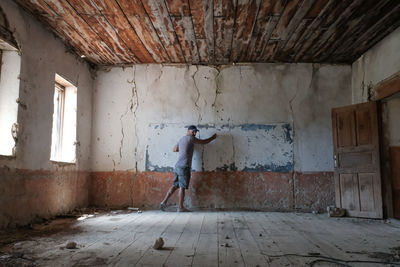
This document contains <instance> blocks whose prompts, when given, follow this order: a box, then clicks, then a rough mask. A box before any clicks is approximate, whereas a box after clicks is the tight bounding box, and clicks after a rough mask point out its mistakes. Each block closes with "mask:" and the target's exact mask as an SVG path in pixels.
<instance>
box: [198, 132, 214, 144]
mask: <svg viewBox="0 0 400 267" xmlns="http://www.w3.org/2000/svg"><path fill="white" fill-rule="evenodd" d="M215 138H217V134H213V136H211V137H210V138H207V139H197V140H196V143H198V144H202V145H205V144H208V143H210V142H211V141H212V140H214V139H215Z"/></svg>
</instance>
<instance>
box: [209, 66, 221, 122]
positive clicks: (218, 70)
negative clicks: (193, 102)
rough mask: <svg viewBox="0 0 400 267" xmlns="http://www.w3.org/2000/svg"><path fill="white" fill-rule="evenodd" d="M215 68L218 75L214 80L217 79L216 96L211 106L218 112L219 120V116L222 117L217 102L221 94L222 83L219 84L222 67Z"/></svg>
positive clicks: (216, 115)
mask: <svg viewBox="0 0 400 267" xmlns="http://www.w3.org/2000/svg"><path fill="white" fill-rule="evenodd" d="M214 69H215V70H216V71H217V75H216V76H215V78H214V80H215V98H214V102H213V103H212V104H211V108H212V109H214V111H215V112H216V114H215V121H217V117H220V116H218V113H219V111H218V110H217V109H216V103H217V98H218V95H219V94H221V90H220V84H219V83H220V80H219V79H220V74H221V69H220V67H219V66H216V67H214Z"/></svg>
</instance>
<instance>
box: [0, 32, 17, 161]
mask: <svg viewBox="0 0 400 267" xmlns="http://www.w3.org/2000/svg"><path fill="white" fill-rule="evenodd" d="M0 62H1V65H0V155H2V156H15V148H16V142H17V131H18V123H17V116H18V102H19V99H18V97H19V73H20V67H21V57H20V55H19V54H18V50H17V49H15V48H14V47H12V46H11V45H9V44H8V43H6V42H5V41H3V40H1V39H0Z"/></svg>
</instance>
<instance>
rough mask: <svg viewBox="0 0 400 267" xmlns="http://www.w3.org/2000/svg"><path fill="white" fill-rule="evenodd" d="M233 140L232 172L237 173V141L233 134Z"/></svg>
mask: <svg viewBox="0 0 400 267" xmlns="http://www.w3.org/2000/svg"><path fill="white" fill-rule="evenodd" d="M231 138H232V165H231V171H235V170H236V169H237V167H236V160H235V159H236V150H235V142H234V141H235V140H234V138H233V134H232V133H231Z"/></svg>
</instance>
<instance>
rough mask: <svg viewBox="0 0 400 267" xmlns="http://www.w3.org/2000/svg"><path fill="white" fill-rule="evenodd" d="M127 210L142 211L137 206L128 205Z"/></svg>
mask: <svg viewBox="0 0 400 267" xmlns="http://www.w3.org/2000/svg"><path fill="white" fill-rule="evenodd" d="M128 210H131V211H136V212H137V213H142V211H141V210H140V209H139V208H134V207H128Z"/></svg>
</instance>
